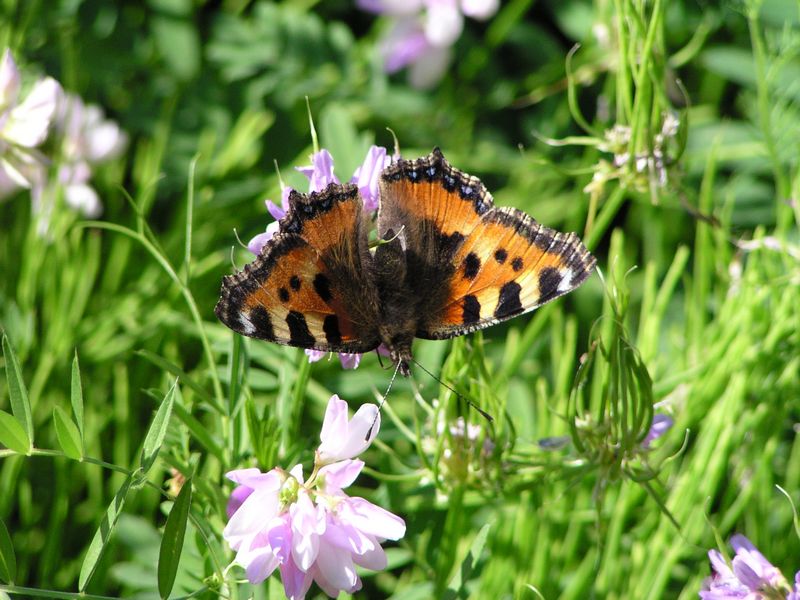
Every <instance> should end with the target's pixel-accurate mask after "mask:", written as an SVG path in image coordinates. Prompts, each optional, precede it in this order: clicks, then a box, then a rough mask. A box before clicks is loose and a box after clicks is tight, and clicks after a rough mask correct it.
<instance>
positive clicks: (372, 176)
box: [350, 146, 391, 212]
mask: <svg viewBox="0 0 800 600" xmlns="http://www.w3.org/2000/svg"><path fill="white" fill-rule="evenodd" d="M390 163H391V158H389V157H387V156H386V148H382V147H381V146H370V149H369V150H368V151H367V156H366V158H365V159H364V162H363V163H362V164H361V165H360V166H359V167H358V169H356V172H355V173H354V174H353V178H352V179H351V180H350V181H351V182H353V183H355V184H356V185H357V186H358V191H359V192H360V193H361V197H362V199H363V200H364V209H365V210H366V211H367V212H373V211H376V210H378V201H379V198H380V187H379V178H380V174H381V172H382V171H383V170H384V169H385V168H386V167H387V166H388V165H389V164H390Z"/></svg>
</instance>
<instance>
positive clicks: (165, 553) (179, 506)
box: [158, 479, 192, 598]
mask: <svg viewBox="0 0 800 600" xmlns="http://www.w3.org/2000/svg"><path fill="white" fill-rule="evenodd" d="M191 505H192V480H191V479H188V480H187V481H186V482H185V483H184V484H183V487H182V488H181V491H180V493H179V494H178V497H177V498H176V499H175V503H174V504H173V505H172V510H170V512H169V517H167V524H166V525H165V526H164V536H163V537H162V538H161V549H160V550H159V553H158V593H159V594H160V595H161V597H162V598H167V597H168V596H169V594H170V592H171V591H172V586H173V584H174V583H175V575H176V574H177V573H178V564H179V563H180V560H181V552H182V550H183V538H184V536H185V535H186V522H187V520H188V519H189V509H190V508H191Z"/></svg>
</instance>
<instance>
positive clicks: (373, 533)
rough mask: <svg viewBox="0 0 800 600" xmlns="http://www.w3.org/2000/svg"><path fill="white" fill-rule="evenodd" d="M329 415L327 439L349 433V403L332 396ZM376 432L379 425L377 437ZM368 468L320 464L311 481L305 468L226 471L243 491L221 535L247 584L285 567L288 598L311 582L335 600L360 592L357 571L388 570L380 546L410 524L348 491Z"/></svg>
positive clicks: (236, 492) (232, 505)
mask: <svg viewBox="0 0 800 600" xmlns="http://www.w3.org/2000/svg"><path fill="white" fill-rule="evenodd" d="M340 403H341V404H343V405H344V407H343V409H344V413H343V414H344V422H341V418H340V417H341V414H342V413H341V408H342V407H341V404H340ZM332 406H333V407H334V408H333V409H332V408H331V407H332ZM362 408H363V407H362ZM328 413H330V414H331V415H332V416H330V417H329V414H328ZM328 413H326V417H325V423H324V424H323V434H322V436H321V437H323V438H325V437H326V436H328V435H332V434H336V433H339V434H341V433H345V434H347V433H348V432H349V430H347V431H345V430H346V429H347V426H348V423H347V403H346V402H344V401H342V400H339V399H338V398H337V397H335V396H334V397H333V398H331V401H330V402H329V404H328ZM333 413H336V414H335V415H334V414H333ZM355 420H356V419H355V418H354V419H353V421H355ZM334 421H335V422H334ZM343 428H344V429H343ZM377 429H378V424H377V423H376V427H375V432H376V433H377ZM323 444H324V442H323ZM363 447H364V448H365V447H366V446H363ZM320 448H322V446H320ZM353 449H354V448H353ZM362 450H363V448H362ZM317 456H318V457H319V456H320V453H319V452H318V453H317ZM363 467H364V463H363V462H362V461H360V460H352V459H349V458H348V459H344V460H339V461H337V462H332V463H329V464H325V465H323V464H321V463H320V462H316V463H315V466H314V471H313V473H312V474H311V476H310V477H309V478H308V480H307V481H305V480H304V478H303V471H302V467H301V466H300V465H296V466H295V467H294V468H292V470H291V471H289V472H288V473H287V472H286V471H283V470H282V469H280V468H277V467H276V468H274V469H272V470H271V471H269V472H267V473H262V472H260V471H259V470H258V469H239V470H236V471H231V472H230V473H228V475H227V476H228V478H229V479H231V480H232V481H234V482H236V483H237V484H238V485H237V487H236V489H234V491H233V493H232V494H231V499H230V501H229V503H228V515H229V521H228V524H227V525H226V527H225V529H224V531H223V537H224V538H225V539H226V541H227V542H228V544H229V545H230V546H231V548H232V549H233V550H234V551H236V559H235V562H236V563H237V564H239V565H241V566H242V567H244V569H245V572H246V574H247V579H248V580H249V581H250V582H251V583H260V582H262V581H264V580H265V579H266V578H267V577H269V576H270V575H271V574H272V573H273V572H274V571H275V569H279V570H280V573H281V580H282V581H283V586H284V591H285V592H286V596H287V597H288V598H291V599H293V600H297V599H301V598H304V597H305V595H306V593H307V592H308V590H309V588H310V587H311V583H312V581H316V582H317V585H319V587H320V588H321V589H322V590H323V591H324V592H325V593H326V594H328V595H329V596H331V597H336V596H337V595H338V594H339V592H340V591H346V592H348V593H353V592H355V591H356V590H358V589H360V588H361V580H360V578H359V576H358V574H357V572H356V566H357V565H358V566H361V567H365V568H368V569H372V570H380V569H384V568H386V554H385V553H384V550H383V548H382V547H381V542H382V541H383V540H385V539H392V540H397V539H400V538H401V537H403V535H405V523H404V522H403V520H402V519H400V518H399V517H398V516H396V515H394V514H392V513H390V512H388V511H386V510H384V509H382V508H380V507H379V506H376V505H374V504H372V503H371V502H369V501H367V500H365V499H363V498H357V497H354V498H351V497H350V496H348V495H347V494H345V493H344V491H343V488H346V487H348V486H350V485H351V484H352V483H353V481H355V479H356V477H358V475H359V474H360V472H361V469H362V468H363Z"/></svg>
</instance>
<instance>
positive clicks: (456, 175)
mask: <svg viewBox="0 0 800 600" xmlns="http://www.w3.org/2000/svg"><path fill="white" fill-rule="evenodd" d="M379 185H380V206H379V209H378V216H377V232H378V236H379V243H378V245H377V246H376V247H375V248H374V250H371V249H370V246H369V242H368V233H369V230H370V228H371V227H372V220H371V219H370V217H369V215H368V214H367V213H366V211H365V210H364V206H363V202H362V199H361V196H360V194H359V192H358V188H357V187H356V186H355V185H353V184H350V183H345V184H330V185H329V186H328V187H327V188H326V189H324V190H322V191H320V192H314V193H311V194H301V193H298V192H296V191H293V192H292V193H291V194H290V196H289V210H288V211H287V213H286V215H285V216H284V217H283V218H282V219H281V220H280V222H279V230H278V233H277V234H276V235H275V236H274V237H273V238H272V239H271V240H269V241H268V242H267V244H266V245H265V246H264V247H263V249H262V250H261V254H260V255H259V256H258V257H257V258H256V259H255V260H254V261H253V262H252V263H250V264H248V265H246V266H245V267H244V269H243V270H241V271H239V272H237V273H234V274H233V275H230V276H227V277H225V278H224V279H223V282H222V291H221V295H220V299H219V302H218V303H217V306H216V308H215V313H216V315H217V317H219V319H220V320H221V321H222V322H223V323H224V324H225V325H227V326H228V327H229V328H231V329H233V330H234V331H237V332H239V333H241V334H243V335H246V336H249V337H253V338H259V339H262V340H267V341H270V342H276V343H278V344H285V345H289V346H297V347H300V348H307V349H315V350H321V351H326V352H328V351H330V352H346V353H363V352H368V351H370V350H375V349H376V348H377V347H378V346H379V345H380V344H384V345H385V347H386V348H387V349H388V351H389V355H390V357H391V359H392V361H393V362H394V363H395V364H396V365H397V367H398V369H399V371H400V373H401V374H403V375H405V376H408V375H409V374H410V368H409V363H410V362H411V361H412V352H411V346H412V342H413V340H414V338H422V339H431V340H443V339H448V338H452V337H456V336H460V335H464V334H467V333H470V332H472V331H475V330H477V329H483V328H485V327H489V326H490V325H494V324H496V323H500V322H502V321H506V320H508V319H511V318H513V317H516V316H519V315H522V314H524V313H527V312H530V311H532V310H533V309H535V308H537V307H539V306H541V305H542V304H545V303H546V302H550V301H551V300H553V299H555V298H558V297H559V296H562V295H563V294H566V293H567V292H570V291H572V290H574V289H575V288H577V287H578V286H579V285H581V284H582V283H583V282H584V281H585V280H586V278H587V277H588V276H589V275H590V273H591V271H592V269H593V268H594V265H595V259H594V257H593V256H592V255H591V254H590V253H589V251H588V250H587V249H586V248H585V247H584V245H583V244H582V243H581V241H580V240H579V239H578V237H577V236H576V235H575V234H574V233H568V234H565V233H560V232H557V231H554V230H552V229H548V228H547V227H544V226H542V225H540V224H539V223H537V222H536V221H535V220H534V219H533V218H532V217H530V216H528V215H527V214H525V213H524V212H522V211H521V210H517V209H515V208H511V207H499V206H494V202H493V200H492V196H491V194H490V193H489V192H488V191H487V190H486V188H485V187H484V186H483V184H482V183H481V182H480V180H479V179H477V178H476V177H472V176H470V175H467V174H466V173H463V172H461V171H459V170H458V169H456V168H454V167H452V166H451V165H450V164H449V163H448V162H447V160H445V157H444V156H443V155H442V153H441V151H440V150H439V149H438V148H434V150H433V152H432V153H431V154H429V155H428V156H425V157H422V158H419V159H416V160H404V159H399V160H396V161H395V162H393V163H392V164H390V165H389V166H388V167H386V168H385V169H384V170H383V171H382V172H381V174H380V182H379Z"/></svg>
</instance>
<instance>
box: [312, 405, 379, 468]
mask: <svg viewBox="0 0 800 600" xmlns="http://www.w3.org/2000/svg"><path fill="white" fill-rule="evenodd" d="M336 400H337V401H338V402H342V403H344V407H345V410H346V407H347V403H346V402H344V400H339V398H338V396H336ZM331 401H333V398H331ZM328 406H329V407H330V406H331V403H330V402H329V403H328ZM336 411H337V413H336V415H337V417H336V418H337V420H336V421H335V422H334V421H331V424H330V425H329V427H328V428H327V429H326V427H325V423H324V422H323V426H322V430H323V433H322V435H320V439H322V443H321V444H320V446H319V449H318V450H317V457H318V460H319V461H320V462H321V464H328V463H332V462H337V461H340V460H345V459H348V458H353V457H355V456H358V455H359V454H361V453H362V452H363V451H364V450H366V449H367V448H368V447H369V445H370V444H371V443H372V440H374V439H375V436H377V435H378V430H379V429H380V424H381V419H380V413H379V412H378V406H377V405H375V404H362V405H361V406H360V407H359V409H358V410H357V411H356V414H355V415H354V416H353V418H352V420H351V421H350V422H349V423H347V422H346V421H345V422H344V423H343V422H342V420H343V419H342V416H341V414H342V413H341V411H342V405H341V404H338V403H337V405H336ZM326 419H327V415H326ZM368 434H369V438H367V435H368Z"/></svg>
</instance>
